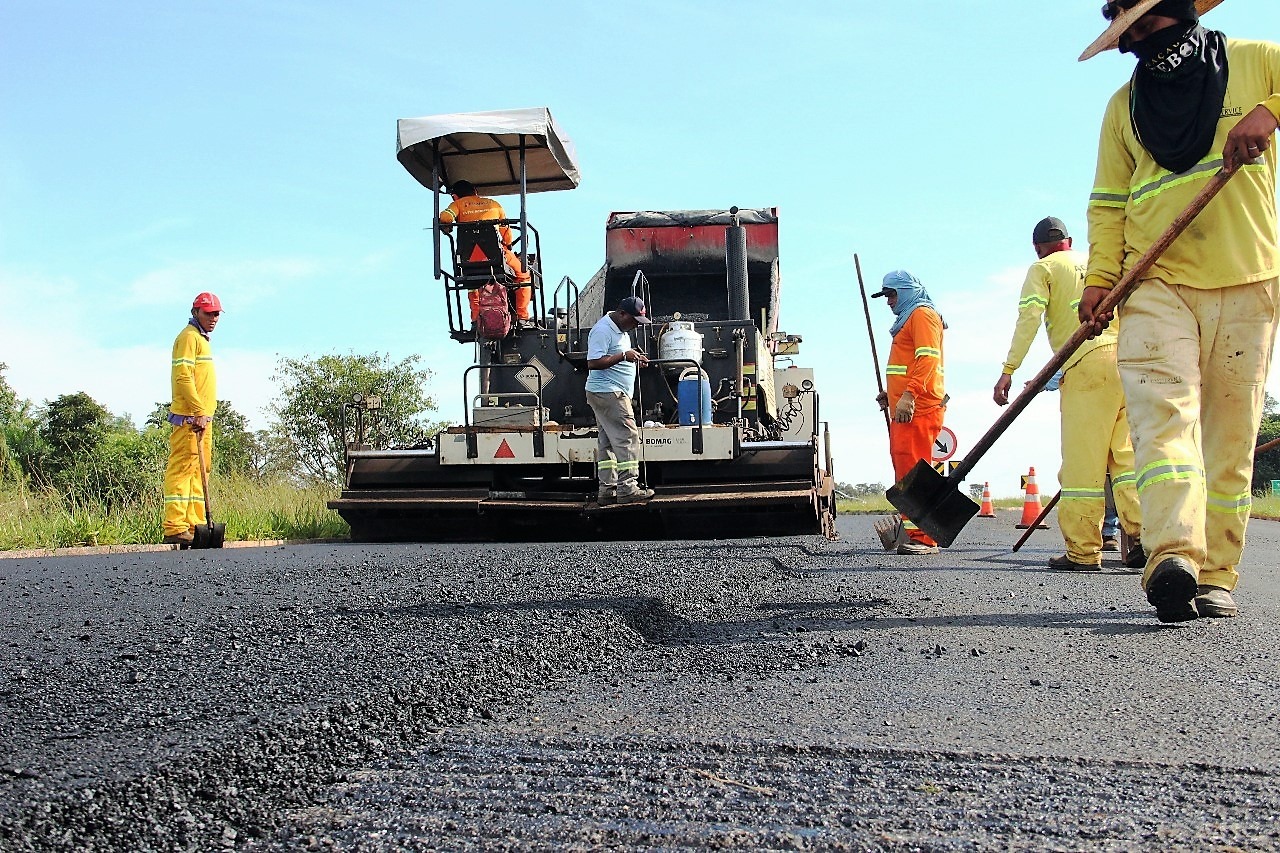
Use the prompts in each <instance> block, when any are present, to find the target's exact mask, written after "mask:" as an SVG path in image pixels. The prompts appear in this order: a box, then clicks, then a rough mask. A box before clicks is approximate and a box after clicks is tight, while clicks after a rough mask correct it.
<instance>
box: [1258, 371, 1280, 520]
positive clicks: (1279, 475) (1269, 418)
mask: <svg viewBox="0 0 1280 853" xmlns="http://www.w3.org/2000/svg"><path fill="white" fill-rule="evenodd" d="M1263 395H1264V396H1263V403H1262V425H1261V426H1260V427H1259V428H1258V441H1257V443H1258V444H1266V443H1267V442H1268V441H1271V440H1272V439H1273V438H1280V415H1277V414H1276V405H1277V404H1276V398H1275V397H1272V396H1271V395H1270V394H1268V393H1266V392H1265V391H1264V392H1263ZM1272 480H1280V447H1277V448H1273V449H1272V450H1268V451H1267V452H1266V453H1259V454H1257V455H1255V456H1254V458H1253V493H1254V494H1256V495H1269V494H1271V481H1272Z"/></svg>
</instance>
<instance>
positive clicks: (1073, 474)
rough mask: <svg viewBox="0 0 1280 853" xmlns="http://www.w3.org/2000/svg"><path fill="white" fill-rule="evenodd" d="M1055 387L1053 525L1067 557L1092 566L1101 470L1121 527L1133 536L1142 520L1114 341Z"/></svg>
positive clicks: (1101, 504) (1097, 545)
mask: <svg viewBox="0 0 1280 853" xmlns="http://www.w3.org/2000/svg"><path fill="white" fill-rule="evenodd" d="M1125 322H1128V319H1127V315H1126V320H1125ZM1060 392H1061V394H1062V399H1061V400H1060V401H1059V403H1060V405H1061V407H1062V408H1061V411H1062V468H1060V469H1059V471H1058V483H1059V484H1060V485H1061V486H1062V498H1061V499H1060V500H1059V502H1058V527H1059V528H1060V529H1061V530H1062V538H1063V540H1065V542H1066V545H1067V556H1068V557H1070V558H1071V561H1072V562H1074V563H1080V564H1082V565H1090V566H1098V565H1101V564H1102V517H1103V515H1104V514H1105V513H1106V504H1107V492H1106V487H1107V474H1110V475H1111V484H1112V491H1113V493H1114V495H1115V503H1116V511H1117V512H1118V513H1119V516H1120V526H1121V528H1123V529H1124V532H1125V533H1128V534H1129V535H1130V536H1133V537H1135V538H1136V537H1137V536H1138V535H1139V531H1140V529H1141V526H1142V517H1141V515H1140V513H1139V510H1138V491H1137V488H1136V485H1135V484H1136V480H1137V478H1136V477H1135V475H1134V470H1133V445H1132V443H1130V441H1129V421H1128V419H1127V418H1126V417H1125V403H1124V390H1123V389H1122V388H1121V387H1120V373H1119V370H1118V369H1117V366H1116V347H1115V345H1114V344H1110V345H1107V346H1100V347H1098V348H1097V349H1094V350H1092V351H1090V352H1089V353H1088V354H1087V355H1085V356H1084V357H1083V358H1081V359H1080V360H1079V361H1077V362H1076V363H1075V364H1073V365H1072V366H1071V368H1070V369H1069V370H1068V371H1067V372H1066V373H1065V374H1064V375H1063V377H1062V385H1061V386H1060Z"/></svg>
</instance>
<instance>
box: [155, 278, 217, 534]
mask: <svg viewBox="0 0 1280 853" xmlns="http://www.w3.org/2000/svg"><path fill="white" fill-rule="evenodd" d="M221 315H222V303H221V302H220V301H219V300H218V297H217V296H214V295H213V294H212V293H201V294H200V295H198V296H197V297H196V298H195V301H194V302H192V304H191V318H190V319H189V320H188V321H187V325H186V326H184V327H183V329H182V331H181V332H179V333H178V337H177V339H175V340H174V342H173V361H172V365H171V368H170V384H171V386H172V388H171V390H172V393H173V402H171V403H170V404H169V423H170V424H172V425H173V430H172V431H171V432H170V433H169V464H168V466H167V467H166V468H165V472H164V539H163V540H161V541H163V542H164V543H166V544H169V545H178V546H179V547H182V548H188V547H190V546H191V543H192V541H193V540H194V539H195V532H194V529H195V526H196V525H197V524H204V523H205V512H204V485H203V483H201V479H200V462H199V457H198V456H197V451H196V442H197V441H199V442H202V443H203V449H204V461H205V464H206V465H209V466H212V465H213V430H212V429H210V425H211V424H212V423H213V412H214V410H215V409H216V408H217V406H218V383H217V377H216V375H215V373H214V369H213V350H212V349H211V348H210V346H209V336H210V335H212V334H213V329H214V327H215V326H217V325H218V317H220V316H221Z"/></svg>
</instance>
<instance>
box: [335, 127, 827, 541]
mask: <svg viewBox="0 0 1280 853" xmlns="http://www.w3.org/2000/svg"><path fill="white" fill-rule="evenodd" d="M398 131H399V151H398V159H399V160H400V162H401V163H402V164H403V165H404V167H405V168H406V169H407V170H408V171H409V173H410V174H411V175H412V176H413V177H414V178H415V179H417V180H418V182H419V183H421V184H422V185H423V186H425V187H426V188H427V189H429V190H431V192H432V198H433V204H434V206H433V211H434V217H433V222H434V227H433V245H434V277H435V279H436V281H437V282H440V283H441V284H443V290H444V295H445V301H446V310H447V311H448V316H449V334H450V336H451V337H452V338H453V339H454V340H456V341H458V342H459V343H460V344H462V345H465V346H470V347H473V348H474V351H475V356H476V357H475V359H474V364H473V365H472V366H470V367H468V368H466V370H465V371H464V372H463V375H462V376H459V377H457V380H458V382H459V385H460V390H461V393H462V396H463V401H464V407H463V420H462V423H459V424H455V425H453V426H450V427H448V428H446V429H444V430H442V431H441V432H439V433H437V434H436V435H435V436H434V437H433V439H432V441H431V443H430V444H429V445H428V446H424V447H413V448H378V447H371V446H369V445H368V444H366V441H367V437H366V435H365V430H364V428H363V427H364V424H365V423H367V420H368V419H369V418H372V417H376V411H370V412H362V413H361V417H359V418H353V419H352V420H353V421H354V422H355V423H356V424H357V425H358V427H357V428H356V430H355V431H356V433H357V434H355V435H352V436H349V439H348V442H349V443H348V448H347V452H346V481H345V487H344V489H343V491H342V493H341V495H340V496H339V497H338V498H337V499H336V500H334V501H331V502H330V504H329V505H330V507H332V508H333V509H336V510H337V511H338V512H339V513H340V514H341V515H342V517H343V518H344V519H346V520H347V522H348V523H349V524H350V525H351V533H352V538H353V539H355V540H357V541H388V540H401V541H490V540H491V541H521V540H559V541H566V540H568V541H574V540H581V539H596V538H622V539H653V538H731V537H744V536H759V535H790V534H822V535H826V536H829V537H834V535H835V532H834V516H835V491H834V479H833V472H832V467H831V453H830V434H829V429H828V426H827V424H826V423H825V422H823V421H821V420H820V411H819V404H818V403H819V398H818V390H817V386H816V384H815V378H814V373H813V370H812V369H811V368H807V367H801V366H798V365H796V364H795V356H796V355H798V353H799V347H800V343H801V338H800V336H799V335H793V334H787V333H786V332H784V331H781V330H780V329H779V326H778V319H779V308H780V296H781V279H780V276H779V266H778V215H777V211H776V209H773V208H758V209H742V210H739V209H737V208H731V209H729V210H710V211H701V210H700V211H640V212H625V213H613V214H611V215H610V216H609V219H608V223H607V225H606V228H605V262H604V266H603V267H602V268H601V269H600V270H599V271H598V272H597V273H596V274H595V275H594V276H593V277H592V278H591V279H590V280H589V281H588V282H587V283H586V284H585V285H584V286H582V287H579V285H578V284H577V283H576V282H574V281H573V280H572V279H571V278H569V277H568V276H565V277H563V278H561V279H560V280H559V281H558V282H557V283H555V284H554V286H552V285H551V284H549V283H548V281H547V279H545V278H544V276H543V255H542V251H541V244H540V235H539V234H538V232H537V230H536V229H535V228H534V226H533V225H532V223H531V222H530V221H529V218H528V207H527V201H528V197H529V195H530V194H532V193H537V192H544V191H552V190H568V189H573V188H574V187H576V186H577V185H578V182H579V172H578V166H577V163H576V161H575V157H574V150H573V146H572V144H571V143H570V141H569V140H568V138H567V137H566V136H565V135H564V134H563V133H562V132H561V130H560V128H559V127H558V126H557V124H556V123H555V121H554V120H553V119H552V117H551V113H550V111H548V110H546V109H542V108H537V109H523V110H506V111H498V112H485V113H461V114H452V115H442V116H431V117H426V118H417V119H403V120H401V121H400V122H399V127H398ZM458 180H466V181H469V182H470V183H472V184H473V185H474V186H475V188H476V190H477V193H478V194H479V195H480V196H485V197H491V196H503V195H516V194H518V196H519V216H518V218H517V217H515V216H512V217H511V218H510V219H509V220H502V221H495V220H483V221H479V222H471V223H458V224H454V225H452V226H450V225H442V223H441V219H440V213H441V211H442V209H443V207H442V204H445V203H447V202H442V199H441V195H442V192H443V191H444V189H445V188H446V187H449V186H452V184H453V182H455V181H458ZM511 213H514V210H513V211H511ZM508 215H511V214H508ZM503 225H505V226H507V228H508V229H509V231H508V233H509V234H510V235H511V238H512V239H511V245H510V247H509V248H510V251H509V252H505V251H504V247H503V246H502V245H501V244H500V240H501V237H500V233H501V232H500V231H499V229H500V228H501V226H503ZM512 255H514V256H516V257H518V259H519V264H520V267H521V268H523V269H524V270H528V271H529V274H530V277H529V283H528V286H529V287H530V288H531V289H532V299H531V315H532V317H531V319H530V320H528V321H524V322H518V323H512V324H511V328H510V329H504V330H502V331H501V333H500V334H497V335H494V334H492V333H491V330H485V329H477V328H476V325H477V324H474V323H473V322H472V320H471V311H470V307H469V303H468V298H469V293H471V292H472V291H475V290H477V289H480V288H484V287H486V286H490V288H489V289H490V291H492V287H491V285H492V284H500V285H502V286H503V287H504V288H507V289H511V288H513V287H515V286H516V285H517V284H518V281H517V278H516V276H515V274H514V270H513V269H512V267H513V264H511V263H510V259H511V256H512ZM633 295H634V296H639V297H641V298H643V299H644V301H645V303H646V305H648V306H649V316H650V317H651V318H652V320H653V324H652V325H650V326H641V327H640V328H639V329H637V330H635V331H634V332H632V339H633V342H634V343H635V345H636V347H637V348H638V349H641V350H642V351H644V352H645V353H646V354H647V355H648V357H649V359H650V362H649V364H648V366H645V367H642V368H641V369H640V370H639V376H638V380H637V387H636V393H635V395H634V396H633V399H632V402H633V404H634V407H635V411H636V422H637V424H641V425H642V427H641V466H640V478H641V481H642V482H644V483H645V484H646V485H647V486H648V487H649V488H652V489H653V490H654V492H655V495H654V497H653V498H652V499H651V500H649V501H647V502H644V503H639V504H628V505H624V506H617V505H614V506H600V505H598V504H597V502H596V495H597V490H598V485H597V480H596V455H597V441H598V436H597V430H596V426H595V422H594V417H593V414H592V412H591V408H590V406H588V405H587V402H586V392H585V390H584V384H585V382H586V379H587V373H588V370H587V352H586V350H587V338H588V335H589V333H590V330H591V327H592V326H593V325H594V324H595V322H596V321H597V320H599V319H600V317H601V316H602V315H603V313H604V312H606V311H608V310H611V309H613V308H616V307H617V305H618V303H619V302H621V300H622V299H623V298H624V297H626V296H633ZM370 396H371V397H374V398H376V394H371V395H370Z"/></svg>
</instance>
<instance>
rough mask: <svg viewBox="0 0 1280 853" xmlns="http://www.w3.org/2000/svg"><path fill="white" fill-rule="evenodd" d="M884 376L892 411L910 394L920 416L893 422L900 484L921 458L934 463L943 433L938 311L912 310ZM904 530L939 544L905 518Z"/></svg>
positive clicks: (925, 541)
mask: <svg viewBox="0 0 1280 853" xmlns="http://www.w3.org/2000/svg"><path fill="white" fill-rule="evenodd" d="M885 378H886V383H885V384H886V388H885V390H886V392H887V393H888V395H889V411H890V412H892V411H893V410H894V407H896V406H897V405H898V400H899V398H901V397H902V392H903V391H910V392H911V393H912V394H913V395H914V396H915V398H916V413H915V416H914V417H913V418H912V419H911V422H910V423H905V424H900V423H898V422H897V421H893V422H892V423H891V424H890V426H889V456H890V458H891V459H892V460H893V475H894V477H896V478H897V479H899V480H901V479H902V478H903V477H905V476H906V475H907V472H908V471H910V470H911V469H912V468H914V467H915V464H916V463H917V462H919V461H920V460H922V459H923V460H924V461H925V462H930V463H931V462H932V460H933V442H934V441H935V440H936V439H937V438H938V433H939V432H941V431H942V415H943V412H944V407H943V405H942V398H943V396H944V391H943V386H942V318H941V317H939V316H938V312H936V311H934V310H933V309H932V308H930V307H929V306H927V305H921V306H920V307H919V308H916V309H915V310H914V311H912V312H911V316H910V317H908V318H907V322H906V323H905V324H903V326H902V328H901V329H899V330H898V334H896V335H894V336H893V346H892V347H891V348H890V349H889V363H888V365H887V366H886V367H885ZM902 526H903V528H904V529H905V530H906V532H907V535H908V536H909V537H910V538H911V539H912V540H914V541H916V542H920V543H922V544H924V545H936V544H938V543H937V542H934V541H933V539H932V538H931V537H930V536H929V535H928V534H927V533H925V532H924V531H923V530H921V529H920V528H918V527H916V526H915V525H914V524H913V523H912V522H911V520H910V519H909V518H907V517H906V516H905V515H904V516H902Z"/></svg>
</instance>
